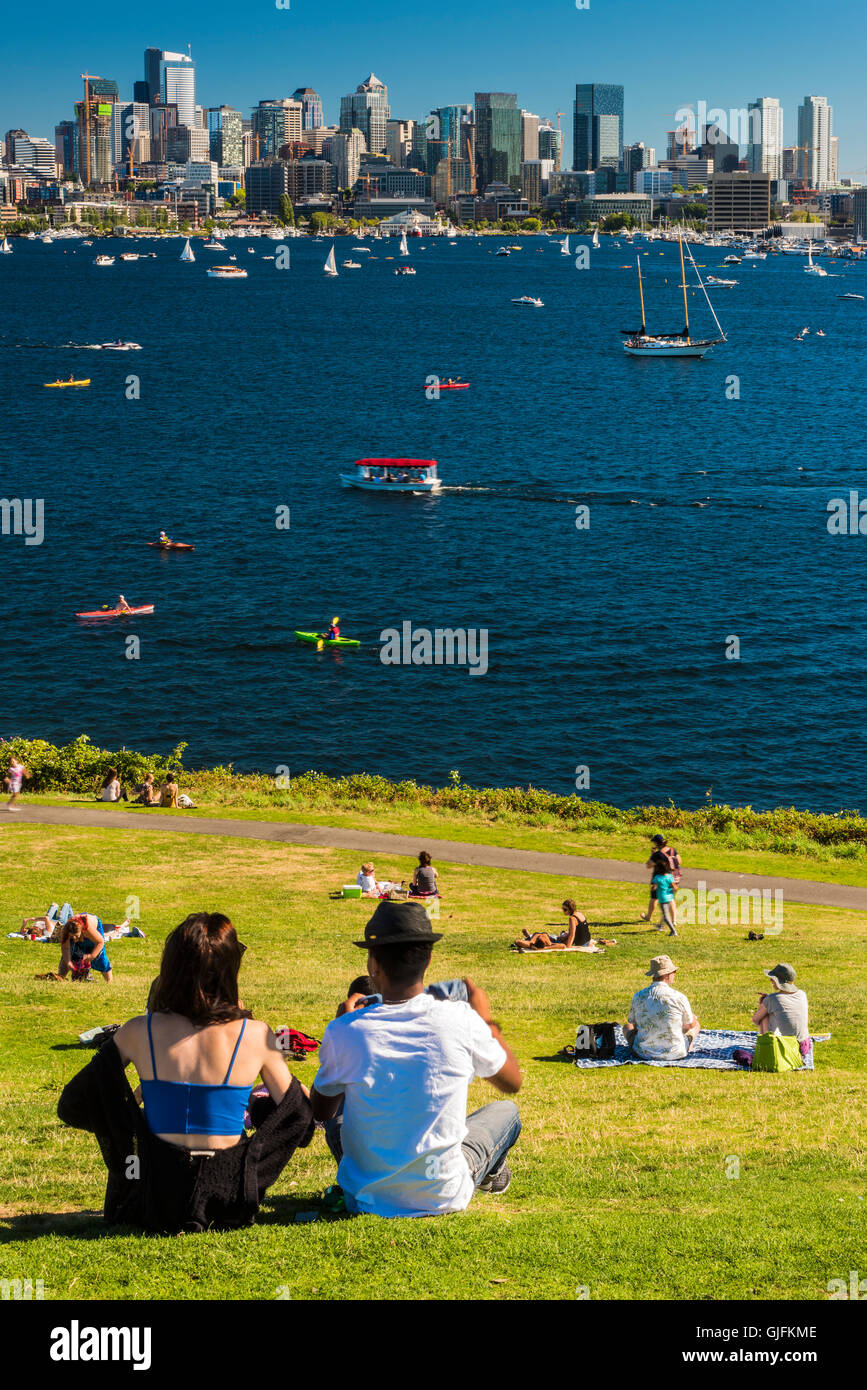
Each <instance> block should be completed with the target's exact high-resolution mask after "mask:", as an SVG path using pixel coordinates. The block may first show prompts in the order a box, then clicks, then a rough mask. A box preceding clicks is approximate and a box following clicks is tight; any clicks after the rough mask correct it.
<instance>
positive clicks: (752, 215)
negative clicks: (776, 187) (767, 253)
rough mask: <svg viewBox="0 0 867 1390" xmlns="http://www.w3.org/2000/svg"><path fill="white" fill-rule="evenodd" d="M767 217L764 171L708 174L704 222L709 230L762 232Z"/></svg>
mask: <svg viewBox="0 0 867 1390" xmlns="http://www.w3.org/2000/svg"><path fill="white" fill-rule="evenodd" d="M770 220H771V180H770V176H769V175H768V174H750V173H747V172H736V173H732V174H711V176H710V179H709V180H708V209H707V225H708V230H709V231H711V232H719V231H728V232H756V231H763V230H764V229H765V228H766V227H767V226H768V224H769V222H770Z"/></svg>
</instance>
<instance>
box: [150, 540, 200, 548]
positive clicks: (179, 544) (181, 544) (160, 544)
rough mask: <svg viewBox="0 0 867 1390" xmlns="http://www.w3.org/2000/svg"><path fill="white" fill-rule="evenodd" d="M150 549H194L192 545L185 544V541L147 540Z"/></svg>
mask: <svg viewBox="0 0 867 1390" xmlns="http://www.w3.org/2000/svg"><path fill="white" fill-rule="evenodd" d="M148 545H149V546H150V547H151V549H152V550H195V548H196V547H195V546H194V545H187V543H186V541H148Z"/></svg>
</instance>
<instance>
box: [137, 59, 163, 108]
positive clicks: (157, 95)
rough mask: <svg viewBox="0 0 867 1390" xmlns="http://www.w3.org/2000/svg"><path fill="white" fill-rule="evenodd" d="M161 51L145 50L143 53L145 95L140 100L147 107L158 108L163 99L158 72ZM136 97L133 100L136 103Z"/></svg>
mask: <svg viewBox="0 0 867 1390" xmlns="http://www.w3.org/2000/svg"><path fill="white" fill-rule="evenodd" d="M162 57H163V51H162V49H161V48H146V49H145V51H144V80H145V86H146V87H147V95H146V96H144V97H143V98H142V100H144V101H146V102H147V103H148V105H149V106H158V105H159V104H160V103H161V102H162V99H163V79H162V73H161V72H160V63H161V62H162ZM138 99H139V98H138V97H137V96H136V97H135V100H136V101H138Z"/></svg>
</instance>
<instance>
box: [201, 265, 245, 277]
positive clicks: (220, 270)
mask: <svg viewBox="0 0 867 1390" xmlns="http://www.w3.org/2000/svg"><path fill="white" fill-rule="evenodd" d="M205 274H206V275H208V276H209V277H210V278H211V279H212V280H246V278H247V272H246V270H241V269H240V267H239V266H236V265H212V266H210V267H209V268H208V270H207V271H206V272H205Z"/></svg>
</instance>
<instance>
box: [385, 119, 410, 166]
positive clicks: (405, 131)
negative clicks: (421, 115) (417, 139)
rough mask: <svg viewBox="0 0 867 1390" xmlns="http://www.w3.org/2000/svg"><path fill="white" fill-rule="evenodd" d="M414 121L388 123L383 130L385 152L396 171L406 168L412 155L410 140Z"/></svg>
mask: <svg viewBox="0 0 867 1390" xmlns="http://www.w3.org/2000/svg"><path fill="white" fill-rule="evenodd" d="M414 127H415V121H397V120H392V121H389V122H388V125H387V126H386V130H385V152H386V154H387V155H388V157H389V160H390V161H391V163H392V164H394V165H396V166H397V168H398V169H404V168H406V164H407V160H408V159H409V156H410V154H411V153H412V139H413V130H414Z"/></svg>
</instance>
